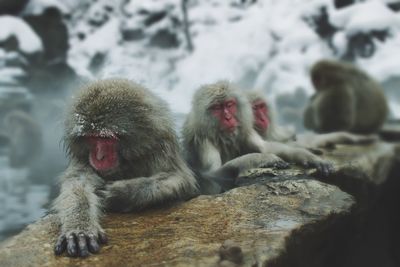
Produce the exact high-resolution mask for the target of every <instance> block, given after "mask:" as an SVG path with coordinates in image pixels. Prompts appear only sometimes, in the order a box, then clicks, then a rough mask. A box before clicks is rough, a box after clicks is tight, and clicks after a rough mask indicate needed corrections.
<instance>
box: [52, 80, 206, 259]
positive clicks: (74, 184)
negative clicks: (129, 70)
mask: <svg viewBox="0 0 400 267" xmlns="http://www.w3.org/2000/svg"><path fill="white" fill-rule="evenodd" d="M91 134H100V135H104V136H105V137H107V136H109V135H110V134H114V135H116V136H117V137H118V140H119V148H118V149H119V151H118V154H119V157H120V164H119V165H118V167H117V169H116V170H114V171H112V172H110V173H106V174H99V173H97V172H96V171H95V169H93V168H92V167H91V165H90V163H89V157H88V155H89V148H88V145H87V143H86V142H85V140H84V138H85V136H88V135H91ZM65 146H66V148H67V150H68V152H69V153H68V154H69V156H70V164H69V167H68V168H67V170H66V171H65V173H64V174H63V175H62V177H61V183H62V184H61V192H60V195H59V197H58V198H57V199H56V200H55V202H54V206H53V209H54V210H55V212H56V213H57V214H58V216H59V218H60V221H61V232H60V237H59V239H58V241H57V244H56V246H55V253H56V254H61V253H62V252H63V251H64V250H65V249H66V250H67V253H68V255H70V256H87V255H88V254H89V252H93V253H96V252H97V251H98V250H99V244H100V243H101V242H102V241H104V238H103V237H104V231H103V229H102V228H101V225H100V219H101V216H102V212H103V210H106V211H120V212H128V211H137V210H142V209H145V208H148V207H150V206H155V205H159V204H162V203H165V202H169V201H176V200H185V199H188V198H191V197H193V196H195V195H197V194H198V188H197V187H198V186H197V182H196V180H195V178H194V176H193V174H192V172H191V171H190V169H189V168H188V167H187V166H186V164H185V162H184V161H183V159H182V158H181V156H180V150H179V145H178V141H177V136H176V134H175V131H174V129H173V122H172V117H171V114H170V111H169V109H168V107H167V105H166V103H165V102H164V101H162V100H161V99H159V98H158V97H156V96H155V95H153V94H152V93H151V92H150V91H149V90H147V89H145V88H144V87H142V86H140V85H138V84H136V83H133V82H131V81H128V80H124V79H109V80H101V81H97V82H94V83H92V84H89V85H88V86H87V87H86V88H84V89H83V90H82V92H81V93H80V94H79V95H78V96H77V97H76V98H75V101H74V104H73V105H72V108H71V109H70V111H69V114H68V115H67V119H66V127H65ZM84 240H87V241H84Z"/></svg>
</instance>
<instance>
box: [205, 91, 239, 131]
mask: <svg viewBox="0 0 400 267" xmlns="http://www.w3.org/2000/svg"><path fill="white" fill-rule="evenodd" d="M210 110H211V114H212V115H213V116H214V117H215V118H217V120H218V121H219V122H220V125H221V128H222V130H223V131H226V132H228V133H231V132H234V131H235V130H236V129H237V127H238V125H239V123H238V120H237V118H236V113H237V101H236V99H235V98H231V99H227V100H225V101H222V102H217V103H215V104H213V105H212V106H211V107H210Z"/></svg>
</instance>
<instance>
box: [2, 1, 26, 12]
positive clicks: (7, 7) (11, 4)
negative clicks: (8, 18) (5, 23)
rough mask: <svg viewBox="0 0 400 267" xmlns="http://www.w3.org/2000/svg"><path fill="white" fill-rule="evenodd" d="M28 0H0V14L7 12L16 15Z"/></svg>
mask: <svg viewBox="0 0 400 267" xmlns="http://www.w3.org/2000/svg"><path fill="white" fill-rule="evenodd" d="M28 2H29V0H18V1H15V0H1V1H0V15H4V14H9V15H17V14H18V13H20V12H21V11H22V10H23V9H24V7H25V6H26V4H27V3H28Z"/></svg>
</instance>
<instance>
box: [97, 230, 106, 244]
mask: <svg viewBox="0 0 400 267" xmlns="http://www.w3.org/2000/svg"><path fill="white" fill-rule="evenodd" d="M99 241H100V243H101V244H107V242H108V237H107V235H106V233H103V232H99Z"/></svg>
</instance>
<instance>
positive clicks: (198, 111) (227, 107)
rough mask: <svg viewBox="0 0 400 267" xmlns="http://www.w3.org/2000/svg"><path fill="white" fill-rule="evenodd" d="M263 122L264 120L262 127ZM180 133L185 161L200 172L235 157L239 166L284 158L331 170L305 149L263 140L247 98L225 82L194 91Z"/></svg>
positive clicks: (274, 162) (276, 162) (271, 163)
mask: <svg viewBox="0 0 400 267" xmlns="http://www.w3.org/2000/svg"><path fill="white" fill-rule="evenodd" d="M261 110H262V109H261ZM265 124H266V122H265V121H263V125H264V127H265ZM182 136H183V146H184V151H185V156H186V158H187V161H188V163H189V165H190V166H191V167H192V169H193V170H195V171H196V172H197V173H201V174H204V173H206V174H207V173H210V172H215V171H217V170H219V169H220V168H221V167H222V168H224V166H226V165H229V166H233V165H234V164H232V162H231V161H232V160H234V159H235V164H238V162H239V163H240V166H239V167H238V169H243V168H244V167H246V168H250V167H253V168H255V167H259V166H277V165H278V166H283V165H285V164H284V163H282V159H281V158H283V159H284V160H286V161H290V162H295V163H299V164H302V165H304V166H310V167H316V168H317V169H318V170H319V171H321V172H323V173H324V174H327V173H329V172H330V171H331V165H330V164H329V163H328V162H326V161H324V160H322V159H320V158H319V157H317V156H315V155H313V154H312V153H310V152H309V151H307V150H305V149H302V148H294V147H290V146H286V145H284V144H279V143H276V142H266V141H264V140H263V139H262V138H261V136H260V135H259V134H257V132H256V131H255V130H254V129H253V114H252V108H251V106H250V103H249V101H248V99H247V98H246V97H245V96H244V95H243V94H242V93H241V92H240V91H239V90H237V89H236V88H235V87H234V86H233V85H232V84H231V83H229V82H226V81H220V82H217V83H214V84H210V85H205V86H203V87H201V88H200V89H199V90H197V92H196V93H195V95H194V97H193V101H192V110H191V111H190V113H189V114H188V117H187V119H186V121H185V123H184V126H183V130H182ZM261 153H262V154H261ZM239 159H240V160H239Z"/></svg>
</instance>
